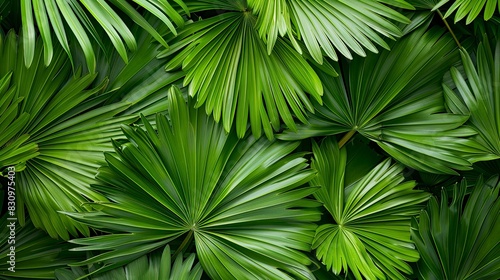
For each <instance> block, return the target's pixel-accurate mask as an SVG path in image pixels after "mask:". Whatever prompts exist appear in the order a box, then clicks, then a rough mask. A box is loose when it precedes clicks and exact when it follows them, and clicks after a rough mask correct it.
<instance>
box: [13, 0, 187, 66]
mask: <svg viewBox="0 0 500 280" xmlns="http://www.w3.org/2000/svg"><path fill="white" fill-rule="evenodd" d="M109 2H111V4H112V5H113V6H111V5H110V4H108V1H105V0H93V1H90V0H82V1H76V0H69V1H63V0H43V1H34V0H21V15H22V26H23V34H24V37H23V38H24V49H23V51H24V57H25V64H26V66H27V67H29V66H30V65H31V63H32V62H33V55H34V52H35V36H36V34H35V29H36V28H38V30H39V31H40V34H41V36H42V38H43V43H44V50H45V54H44V61H45V65H48V64H50V62H51V61H52V58H53V54H52V53H51V51H52V49H53V44H52V32H53V33H54V34H55V35H56V38H57V40H58V41H59V43H60V44H61V46H62V47H63V49H64V50H65V51H66V53H67V54H68V55H69V57H70V59H71V58H72V54H71V51H70V49H69V44H68V37H70V35H68V31H70V32H71V33H70V34H72V35H74V37H75V38H76V40H77V41H78V43H79V44H80V46H81V48H82V50H83V52H84V53H85V58H86V61H87V65H88V68H89V70H90V71H91V72H94V71H95V70H96V68H95V64H96V58H95V53H94V50H93V47H92V41H91V39H90V37H94V38H96V39H97V40H98V41H100V40H101V39H100V38H99V35H98V34H96V29H95V27H94V24H93V23H92V20H91V19H90V16H92V17H93V19H95V21H96V22H97V23H98V26H99V27H100V28H102V30H104V32H105V33H106V34H107V36H108V38H109V40H110V42H111V43H112V44H113V46H114V48H115V49H116V51H117V52H118V53H119V54H120V56H121V57H122V59H123V60H124V61H125V62H127V61H128V54H127V48H128V49H129V50H135V49H136V47H137V45H136V40H135V38H134V35H133V34H132V32H131V31H130V29H129V28H128V26H127V24H126V23H125V21H124V20H123V19H122V18H121V17H120V15H119V14H118V13H117V11H116V10H117V8H118V9H119V10H120V11H121V12H123V14H125V15H126V16H128V17H129V18H130V19H131V20H132V21H133V22H135V24H136V25H138V26H140V27H141V28H143V29H144V30H146V31H147V32H149V33H150V34H151V35H152V36H153V37H154V38H155V39H156V40H158V41H159V42H160V43H162V44H163V45H165V46H167V43H166V42H165V40H164V39H163V38H162V36H161V35H160V34H159V33H158V32H157V30H155V28H153V26H151V24H150V23H149V22H148V21H147V20H146V19H145V18H144V17H143V16H142V15H141V14H139V13H138V12H137V11H136V9H135V7H134V6H132V5H131V4H130V1H127V0H110V1H109ZM133 2H135V4H136V5H138V6H139V7H141V8H144V9H145V10H147V11H148V12H150V13H151V14H153V15H154V16H155V17H156V18H158V19H160V20H161V21H162V22H163V24H165V25H166V26H167V27H168V28H169V29H170V31H171V32H173V33H174V34H176V30H175V27H174V25H173V24H172V21H173V22H175V24H176V25H177V26H182V25H183V24H184V20H183V19H182V17H181V15H180V13H179V12H178V11H177V10H176V9H174V8H173V7H172V5H171V3H170V2H169V1H166V0H164V1H155V0H134V1H133ZM174 2H175V3H177V4H179V5H180V6H181V7H182V8H183V9H184V11H185V12H188V11H187V7H186V6H185V4H184V3H183V2H182V1H181V0H175V1H174ZM89 35H90V36H89Z"/></svg>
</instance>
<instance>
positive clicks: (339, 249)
mask: <svg viewBox="0 0 500 280" xmlns="http://www.w3.org/2000/svg"><path fill="white" fill-rule="evenodd" d="M313 153H314V159H313V162H312V165H311V167H312V168H313V169H316V170H317V171H318V176H317V177H316V178H315V179H313V180H312V181H311V185H313V186H321V189H320V190H319V191H318V192H316V193H315V194H314V196H315V197H316V198H317V199H318V200H319V201H320V202H322V203H323V205H324V207H325V208H326V210H327V211H328V213H329V215H331V217H332V218H333V220H334V222H335V223H327V224H322V225H320V226H319V227H318V229H317V230H316V236H315V238H314V241H313V246H312V248H313V249H316V256H317V257H318V259H320V260H321V261H322V262H323V263H324V264H325V265H326V267H327V269H328V270H330V269H331V270H332V271H333V272H334V273H335V274H337V275H338V274H339V273H340V272H341V271H342V270H344V271H345V272H347V271H352V273H353V274H354V276H355V277H356V279H364V278H366V279H385V278H386V276H385V275H387V276H388V277H389V278H390V279H405V277H404V276H403V274H402V273H401V272H403V273H406V274H410V273H412V269H411V267H410V265H409V264H407V263H406V262H415V261H417V260H418V258H419V255H418V252H417V251H416V250H415V249H414V246H413V243H412V242H411V241H410V221H411V217H412V216H413V215H416V214H418V213H419V211H420V209H421V207H422V206H421V203H423V202H425V201H426V200H427V199H428V198H429V195H428V194H426V193H424V192H422V191H417V190H413V187H414V186H415V183H414V182H403V181H404V177H403V175H402V174H401V171H402V170H403V166H401V165H399V164H394V165H391V161H390V160H389V159H387V160H385V161H383V162H382V163H380V164H378V165H377V166H376V167H374V168H373V169H372V170H371V171H370V172H368V173H367V174H366V175H364V176H362V177H360V178H359V179H358V180H356V181H355V182H353V183H351V184H346V183H345V182H344V177H345V174H346V164H347V158H348V154H347V151H346V149H345V148H343V149H339V147H338V144H337V142H336V141H335V140H333V138H326V139H325V140H324V141H323V142H322V143H321V146H318V145H317V144H316V143H314V145H313Z"/></svg>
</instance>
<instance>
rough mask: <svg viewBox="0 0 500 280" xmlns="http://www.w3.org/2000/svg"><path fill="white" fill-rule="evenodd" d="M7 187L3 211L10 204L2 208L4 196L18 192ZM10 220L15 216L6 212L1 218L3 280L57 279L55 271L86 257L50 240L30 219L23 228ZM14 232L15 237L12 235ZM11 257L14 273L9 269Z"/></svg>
mask: <svg viewBox="0 0 500 280" xmlns="http://www.w3.org/2000/svg"><path fill="white" fill-rule="evenodd" d="M4 188H5V191H2V195H1V196H2V197H1V200H0V205H1V206H5V207H1V209H6V208H7V205H3V201H4V200H3V199H4V195H7V194H9V192H14V193H15V188H16V186H15V185H14V186H11V188H9V190H8V189H7V186H4ZM13 188H14V190H13ZM9 195H11V194H9ZM11 196H12V195H11ZM11 201H12V200H11ZM9 206H10V204H9ZM8 218H16V217H15V216H10V215H8V214H7V213H5V214H4V215H3V216H2V217H1V218H0V226H1V227H2V231H1V232H0V233H1V240H0V241H1V242H2V243H1V245H0V254H1V255H0V279H9V280H10V279H54V270H56V269H59V268H64V267H66V265H67V264H69V263H71V262H75V261H77V260H79V259H81V257H84V256H82V254H81V253H76V252H68V249H69V248H71V247H72V246H71V244H68V243H63V242H61V241H57V240H55V239H52V238H50V237H49V236H48V235H47V234H46V233H45V232H43V231H41V230H39V229H37V228H35V227H34V226H33V224H32V223H31V221H30V220H29V219H28V220H26V223H25V225H24V226H23V227H21V226H20V225H19V223H18V222H17V220H15V219H14V220H12V219H8ZM12 223H14V224H13V225H12ZM11 230H13V232H15V234H11ZM11 247H14V250H11ZM12 255H13V257H14V258H13V259H12V260H13V262H12V265H13V266H14V268H13V270H14V271H11V270H9V268H10V267H11V263H10V261H11V256H12Z"/></svg>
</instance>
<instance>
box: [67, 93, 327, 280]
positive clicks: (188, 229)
mask: <svg viewBox="0 0 500 280" xmlns="http://www.w3.org/2000/svg"><path fill="white" fill-rule="evenodd" d="M169 98H170V99H169V109H168V111H169V119H170V122H169V121H168V120H167V118H166V117H165V116H162V115H158V117H157V120H156V125H157V127H158V131H157V132H156V131H155V130H153V128H152V127H151V125H149V123H148V122H147V121H145V120H144V122H143V125H144V127H145V129H142V128H136V129H134V128H132V127H125V126H124V127H123V130H124V133H125V135H126V136H127V139H128V141H126V142H125V143H123V144H121V145H120V144H118V143H116V144H115V148H116V153H114V154H113V153H108V154H106V161H107V166H104V167H102V168H100V169H99V173H98V175H97V178H98V179H99V180H100V182H101V183H100V184H99V185H96V186H95V187H96V189H98V190H99V191H101V192H102V193H103V194H104V195H106V197H108V198H109V199H110V201H112V202H111V203H102V204H100V203H97V204H94V207H95V209H96V210H97V211H94V212H90V213H67V214H68V215H70V216H71V217H73V218H74V219H76V220H78V221H81V222H83V223H86V224H88V225H91V226H93V227H96V228H99V229H102V230H104V231H107V232H113V234H109V235H103V236H98V237H90V238H84V239H75V240H72V241H71V242H73V243H76V244H79V245H82V247H80V248H78V250H84V251H88V250H101V251H105V252H103V253H102V254H100V255H98V256H96V257H93V258H90V259H88V260H87V261H85V262H81V263H79V264H77V265H84V264H91V263H95V262H102V263H103V264H105V265H104V267H103V268H102V269H103V270H105V269H111V268H114V267H116V266H120V265H122V264H124V263H126V262H130V261H132V260H133V259H135V258H137V257H140V256H142V255H144V254H146V253H148V252H149V251H151V250H154V249H157V248H161V247H163V246H165V245H166V244H171V245H172V246H174V245H175V247H176V251H178V252H182V251H183V250H184V249H185V248H186V247H190V246H191V245H193V244H192V242H193V239H194V246H196V252H197V255H198V257H199V259H200V262H201V264H202V266H203V269H204V270H205V271H206V272H207V274H208V275H209V276H210V277H211V278H212V279H242V278H246V277H257V278H267V279H293V278H294V277H295V278H301V279H302V278H308V277H312V274H311V272H310V271H309V270H308V268H307V265H308V264H310V260H309V258H308V257H307V256H306V255H304V254H303V253H301V252H300V251H307V250H309V248H310V245H311V243H310V242H311V241H312V238H313V235H314V229H315V228H316V226H315V225H314V224H313V223H311V222H312V221H317V220H318V219H319V212H318V211H317V210H316V209H315V208H312V207H316V206H317V205H318V204H317V203H316V202H313V201H309V200H307V199H304V197H306V196H308V195H310V194H311V193H313V192H314V191H315V190H316V188H313V187H300V186H302V185H303V184H304V183H307V182H308V181H309V180H310V179H311V178H312V177H313V176H314V172H313V171H311V170H309V169H306V167H307V164H306V160H305V159H304V158H302V154H300V153H295V154H291V153H292V151H293V150H294V149H295V148H296V147H297V146H298V143H291V142H284V143H283V142H276V141H274V142H270V141H268V140H267V139H260V140H257V139H255V138H253V137H251V136H247V137H245V138H244V139H241V140H239V139H238V137H237V136H236V134H235V133H230V134H226V132H225V131H224V128H223V127H222V126H220V125H218V124H217V123H215V122H214V121H213V119H212V118H210V117H208V116H207V115H206V114H205V112H203V110H199V109H198V110H197V109H193V108H191V107H188V105H187V104H186V102H185V101H184V99H183V97H182V95H181V93H180V92H179V90H178V89H175V88H173V89H172V91H171V93H170V96H169ZM181 240H183V241H182V242H181Z"/></svg>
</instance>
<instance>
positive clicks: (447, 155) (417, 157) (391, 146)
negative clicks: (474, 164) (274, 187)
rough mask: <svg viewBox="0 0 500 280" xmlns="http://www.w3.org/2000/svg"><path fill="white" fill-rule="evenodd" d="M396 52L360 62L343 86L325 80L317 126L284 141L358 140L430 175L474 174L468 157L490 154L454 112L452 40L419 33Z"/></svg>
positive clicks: (288, 134)
mask: <svg viewBox="0 0 500 280" xmlns="http://www.w3.org/2000/svg"><path fill="white" fill-rule="evenodd" d="M391 49H392V50H391V51H384V52H382V53H381V54H380V55H369V56H368V57H367V58H357V59H355V60H353V61H352V62H351V63H350V64H348V65H347V66H345V65H344V71H343V73H342V76H341V78H340V79H337V78H331V77H329V76H327V75H320V77H321V80H322V81H323V85H324V87H325V95H324V97H323V102H324V106H321V105H320V104H318V103H315V104H314V107H315V109H316V110H315V111H316V113H315V114H311V115H309V118H308V121H309V124H306V125H300V126H299V127H298V131H297V132H293V131H292V130H288V131H285V132H284V133H283V134H281V135H279V136H278V138H280V139H286V140H296V139H303V138H307V137H312V136H324V135H335V134H339V133H346V132H350V133H355V132H359V133H360V134H361V135H363V136H365V137H367V138H368V139H370V140H371V141H374V142H375V143H377V144H378V145H379V146H380V147H381V148H382V149H384V150H385V151H386V152H387V153H389V154H390V155H391V156H392V157H394V158H395V159H396V160H397V161H399V162H401V163H403V164H405V165H407V166H409V167H411V168H414V169H417V170H422V171H426V172H430V173H449V174H456V172H455V171H454V169H458V170H468V169H470V165H471V163H470V162H469V161H468V158H470V157H472V156H475V155H478V154H481V153H483V151H482V148H481V146H480V145H478V144H477V143H475V142H474V141H473V140H471V139H468V137H470V136H472V135H475V133H476V132H475V131H474V130H472V129H470V128H467V127H461V126H462V125H463V124H464V123H465V122H466V121H467V119H468V117H467V116H464V115H461V114H457V115H455V114H451V113H447V112H446V110H445V107H444V98H443V92H442V87H441V82H442V77H443V74H444V73H445V72H446V71H448V69H449V67H450V66H451V65H452V64H453V63H454V62H456V61H457V59H458V57H457V53H456V52H455V45H454V42H453V40H452V39H451V37H449V36H447V35H445V34H443V30H441V29H435V28H433V29H431V30H429V31H425V29H422V28H420V29H418V30H416V31H414V32H412V33H411V35H409V36H407V37H404V38H403V39H401V40H399V41H398V42H396V43H395V44H394V45H393V46H392V47H391Z"/></svg>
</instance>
